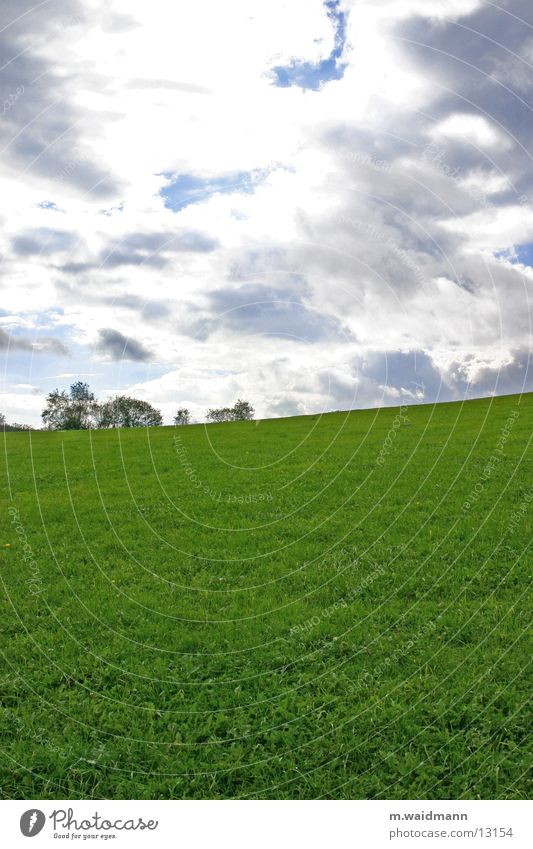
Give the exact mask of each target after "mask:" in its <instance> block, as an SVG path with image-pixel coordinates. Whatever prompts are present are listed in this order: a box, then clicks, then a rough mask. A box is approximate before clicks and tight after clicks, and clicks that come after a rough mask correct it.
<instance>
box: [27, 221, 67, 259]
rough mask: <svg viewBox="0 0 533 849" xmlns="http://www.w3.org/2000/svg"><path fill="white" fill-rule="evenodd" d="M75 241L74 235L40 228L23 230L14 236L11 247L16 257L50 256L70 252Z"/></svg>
mask: <svg viewBox="0 0 533 849" xmlns="http://www.w3.org/2000/svg"><path fill="white" fill-rule="evenodd" d="M77 241H78V237H77V236H76V235H75V234H74V233H67V232H66V231H64V230H49V229H48V228H46V227H40V228H37V229H34V230H25V231H24V232H22V233H20V234H19V235H17V236H15V237H14V239H13V241H12V247H13V250H14V252H15V253H16V254H17V255H18V256H32V255H35V254H38V255H40V256H49V255H50V254H55V253H61V252H62V251H68V250H71V249H72V248H73V247H74V245H75V244H76V242H77Z"/></svg>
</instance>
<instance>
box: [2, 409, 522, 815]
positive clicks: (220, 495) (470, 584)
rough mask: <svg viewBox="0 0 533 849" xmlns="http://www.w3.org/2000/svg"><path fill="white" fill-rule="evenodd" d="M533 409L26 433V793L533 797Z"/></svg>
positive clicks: (22, 633)
mask: <svg viewBox="0 0 533 849" xmlns="http://www.w3.org/2000/svg"><path fill="white" fill-rule="evenodd" d="M532 433H533V397H532V396H531V395H523V396H510V397H505V398H497V399H487V400H479V401H470V402H468V403H465V404H456V403H453V404H442V405H437V406H415V407H409V408H403V409H402V410H400V409H386V410H385V409H382V410H379V411H377V410H367V411H356V412H350V413H331V414H327V415H322V416H307V417H300V418H292V419H280V420H270V421H261V422H259V423H255V422H243V423H235V424H222V425H210V426H209V427H207V428H206V427H204V426H203V425H196V426H190V427H184V428H170V427H168V428H154V429H150V430H139V431H95V432H88V431H86V432H65V433H48V432H36V433H33V434H28V433H10V434H6V435H5V455H4V457H3V459H2V461H1V462H2V464H3V465H2V480H3V496H4V506H3V508H2V538H1V540H0V544H1V546H2V547H1V553H0V566H1V577H2V609H3V610H2V614H3V616H2V619H3V629H2V633H3V638H2V654H3V670H2V678H1V680H2V713H1V722H0V734H1V750H2V755H1V763H0V766H1V790H2V794H3V795H4V796H5V797H11V798H52V799H53V798H78V799H79V798H88V797H95V798H227V797H233V798H322V797H325V798H395V799H404V798H420V799H431V798H437V799H439V798H452V799H454V798H455V799H458V798H463V797H464V798H477V797H481V798H513V799H514V798H524V797H527V796H528V795H529V794H530V792H531V786H530V784H528V772H527V771H528V768H529V767H530V765H531V749H530V747H529V745H528V739H529V738H528V732H529V730H530V727H531V712H530V711H529V710H528V704H527V698H528V693H529V691H530V686H529V685H530V681H531V678H530V675H528V673H530V669H529V668H528V667H529V663H530V657H531V644H530V643H529V644H528V635H527V626H528V623H529V622H530V621H531V620H530V602H531V596H530V595H529V596H528V588H529V586H530V576H531V568H530V567H531V559H532V558H531V548H530V544H531V539H532V510H533V504H531V503H530V501H531V500H532V499H533V454H532V450H531V437H532Z"/></svg>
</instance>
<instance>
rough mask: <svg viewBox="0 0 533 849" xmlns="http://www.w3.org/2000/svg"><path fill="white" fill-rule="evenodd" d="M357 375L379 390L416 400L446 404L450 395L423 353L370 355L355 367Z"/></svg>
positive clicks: (429, 359) (426, 354)
mask: <svg viewBox="0 0 533 849" xmlns="http://www.w3.org/2000/svg"><path fill="white" fill-rule="evenodd" d="M356 368H357V372H358V373H359V374H360V375H361V377H362V378H363V379H365V380H370V381H371V382H372V383H374V384H375V385H376V386H378V387H379V388H380V389H381V388H384V389H385V390H393V393H394V394H396V393H397V394H398V397H400V396H410V397H412V398H417V399H419V400H427V401H448V400H451V398H452V393H451V392H450V390H449V389H448V387H447V385H446V384H445V383H444V382H443V380H442V377H441V374H440V371H439V369H438V368H437V367H436V366H435V364H434V362H433V360H432V358H431V356H430V355H429V354H428V353H427V352H426V351H416V350H415V351H371V352H369V353H368V354H367V355H366V356H365V357H364V358H363V359H361V360H359V361H358V362H357V365H356Z"/></svg>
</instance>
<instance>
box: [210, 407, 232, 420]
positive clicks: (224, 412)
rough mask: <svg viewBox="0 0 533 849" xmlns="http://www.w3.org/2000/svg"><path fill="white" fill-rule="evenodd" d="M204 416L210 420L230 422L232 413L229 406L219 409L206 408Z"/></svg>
mask: <svg viewBox="0 0 533 849" xmlns="http://www.w3.org/2000/svg"><path fill="white" fill-rule="evenodd" d="M206 418H207V420H208V421H210V422H230V421H231V420H232V413H231V410H230V408H229V407H221V408H220V409H219V410H208V411H207V416H206Z"/></svg>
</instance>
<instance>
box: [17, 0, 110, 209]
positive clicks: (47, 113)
mask: <svg viewBox="0 0 533 849" xmlns="http://www.w3.org/2000/svg"><path fill="white" fill-rule="evenodd" d="M2 12H3V19H4V21H6V22H7V23H6V24H5V26H3V27H2V30H1V32H0V55H1V56H2V59H3V63H2V74H1V79H0V103H1V104H3V108H2V109H3V114H2V131H3V132H2V137H3V141H4V148H3V157H4V161H5V162H6V163H9V164H10V165H11V167H12V168H15V169H16V171H17V172H19V171H20V172H22V173H28V172H29V173H31V175H32V176H33V177H35V176H38V177H39V178H40V179H42V180H45V181H46V182H47V184H48V185H53V184H54V183H55V184H62V185H64V186H68V187H70V188H73V189H76V190H78V191H80V192H84V193H87V194H89V195H91V196H93V197H95V198H108V197H113V196H114V195H115V193H116V191H117V188H118V183H117V181H116V180H114V179H113V178H112V177H111V176H110V175H109V174H108V173H107V172H106V171H105V170H104V169H102V168H101V167H100V165H99V164H98V162H97V159H96V157H94V155H93V154H92V152H91V150H90V147H89V146H87V145H86V144H85V143H84V138H85V137H86V135H87V132H88V130H89V128H91V129H92V127H94V124H93V121H97V120H98V118H97V117H96V115H94V114H92V113H91V112H90V111H84V110H82V109H81V108H80V107H79V106H76V105H75V102H74V100H75V98H74V95H75V92H76V81H75V79H74V80H73V81H71V80H70V79H69V76H68V75H64V74H62V73H61V72H60V70H59V72H58V69H57V65H58V63H57V59H56V58H54V59H53V60H52V59H50V60H47V59H46V58H45V57H44V56H43V53H42V46H43V45H46V46H47V47H48V46H49V45H50V44H54V43H57V42H59V43H61V42H63V48H62V49H63V50H65V51H66V55H64V59H66V58H67V56H68V47H67V46H66V42H67V41H68V39H69V37H70V36H71V34H72V33H75V32H76V30H78V31H79V29H80V28H81V27H82V26H87V25H88V24H89V20H88V17H87V13H86V8H85V7H84V5H83V4H82V3H80V2H77V0H48V2H46V3H39V4H37V5H35V4H31V3H30V2H28V0H23V2H21V3H18V2H13V0H8V2H6V3H3V5H2ZM32 45H35V47H34V49H32ZM39 47H40V48H41V50H40V49H39ZM52 52H53V49H52ZM60 64H61V63H59V65H60Z"/></svg>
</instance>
